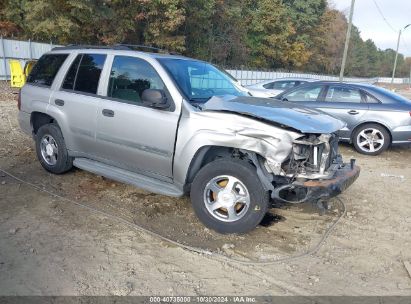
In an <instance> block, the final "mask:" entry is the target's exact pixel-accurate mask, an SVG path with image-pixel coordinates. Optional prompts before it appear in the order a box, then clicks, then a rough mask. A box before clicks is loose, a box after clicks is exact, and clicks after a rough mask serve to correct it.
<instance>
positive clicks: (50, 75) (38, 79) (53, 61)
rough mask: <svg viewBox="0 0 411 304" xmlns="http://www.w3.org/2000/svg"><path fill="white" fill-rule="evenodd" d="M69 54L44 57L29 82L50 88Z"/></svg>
mask: <svg viewBox="0 0 411 304" xmlns="http://www.w3.org/2000/svg"><path fill="white" fill-rule="evenodd" d="M67 57H68V54H49V55H44V56H42V57H41V58H40V59H39V61H37V63H36V64H35V65H34V67H33V69H32V70H31V73H30V75H29V76H28V77H27V82H28V83H32V84H38V85H43V86H47V87H50V86H51V84H52V83H53V80H54V78H55V77H56V75H57V72H58V71H59V69H60V67H61V66H62V65H63V63H64V61H65V60H66V58H67Z"/></svg>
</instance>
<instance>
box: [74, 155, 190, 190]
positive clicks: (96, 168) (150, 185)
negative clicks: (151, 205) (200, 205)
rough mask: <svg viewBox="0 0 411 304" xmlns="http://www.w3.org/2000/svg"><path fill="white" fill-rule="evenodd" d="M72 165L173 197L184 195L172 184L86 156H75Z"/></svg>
mask: <svg viewBox="0 0 411 304" xmlns="http://www.w3.org/2000/svg"><path fill="white" fill-rule="evenodd" d="M73 165H74V166H76V167H77V168H80V169H83V170H86V171H89V172H92V173H94V174H97V175H101V176H104V177H107V178H110V179H113V180H115V181H118V182H122V183H126V184H130V185H133V186H136V187H137V188H141V189H144V190H147V191H150V192H154V193H158V194H163V195H167V196H174V197H181V196H183V195H184V192H183V191H182V190H181V189H179V188H178V187H176V186H175V185H173V184H170V183H167V182H163V181H161V180H158V179H154V178H150V177H147V176H145V175H141V174H138V173H134V172H130V171H127V170H123V169H120V168H117V167H113V166H110V165H106V164H103V163H101V162H97V161H94V160H90V159H87V158H75V159H74V161H73Z"/></svg>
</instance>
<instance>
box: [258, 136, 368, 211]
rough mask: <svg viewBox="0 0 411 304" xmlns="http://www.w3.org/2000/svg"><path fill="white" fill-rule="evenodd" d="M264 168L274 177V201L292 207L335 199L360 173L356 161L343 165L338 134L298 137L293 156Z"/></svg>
mask: <svg viewBox="0 0 411 304" xmlns="http://www.w3.org/2000/svg"><path fill="white" fill-rule="evenodd" d="M264 167H265V169H266V170H267V172H269V173H271V174H272V185H273V188H274V189H273V191H272V192H271V196H272V198H273V199H274V200H276V201H280V202H285V203H293V204H296V203H303V202H313V203H315V202H318V201H320V200H325V199H328V198H331V197H334V196H336V195H338V194H340V193H341V192H342V191H344V190H345V189H346V188H348V187H349V186H350V185H351V184H352V183H353V182H354V181H355V180H356V179H357V178H358V176H359V173H360V168H359V167H358V166H356V165H355V160H351V161H350V163H349V164H347V163H344V162H343V160H342V157H341V155H340V154H338V136H337V135H335V134H321V135H318V134H310V135H305V136H303V137H299V138H297V139H295V140H294V141H293V146H292V152H291V154H290V156H289V158H288V159H287V160H286V161H284V162H283V163H282V164H281V166H278V164H272V163H270V162H269V161H265V163H264Z"/></svg>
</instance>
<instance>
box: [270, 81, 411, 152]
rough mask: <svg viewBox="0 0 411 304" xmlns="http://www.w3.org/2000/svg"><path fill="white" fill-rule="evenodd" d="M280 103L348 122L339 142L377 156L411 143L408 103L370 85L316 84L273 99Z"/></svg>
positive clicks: (306, 85)
mask: <svg viewBox="0 0 411 304" xmlns="http://www.w3.org/2000/svg"><path fill="white" fill-rule="evenodd" d="M276 98H277V99H280V100H283V101H290V102H295V103H298V104H303V105H304V106H306V107H310V108H316V109H319V110H322V111H324V112H326V113H328V114H330V115H332V116H334V117H336V118H339V119H341V120H343V121H345V122H346V123H347V126H346V127H345V128H343V129H341V130H340V131H339V135H340V137H341V140H343V141H348V142H350V143H353V144H354V147H355V149H356V150H357V151H358V152H360V153H362V154H368V155H377V154H380V153H381V152H383V151H384V150H386V149H387V148H388V147H389V146H390V144H411V101H410V100H408V99H406V98H404V97H402V96H401V95H398V94H396V93H393V92H391V91H389V90H386V89H384V88H381V87H377V86H374V85H369V84H353V83H341V82H328V81H317V82H311V83H306V84H303V85H301V86H299V87H296V88H293V89H290V90H288V91H286V92H283V93H281V94H279V95H277V96H276Z"/></svg>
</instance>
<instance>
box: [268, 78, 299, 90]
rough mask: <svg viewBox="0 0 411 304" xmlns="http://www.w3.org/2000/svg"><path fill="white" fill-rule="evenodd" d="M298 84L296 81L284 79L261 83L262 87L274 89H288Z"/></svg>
mask: <svg viewBox="0 0 411 304" xmlns="http://www.w3.org/2000/svg"><path fill="white" fill-rule="evenodd" d="M298 84H299V82H298V81H291V80H286V81H275V82H271V83H267V84H265V85H263V87H264V88H266V89H274V90H283V91H285V90H288V89H291V88H293V87H295V86H297V85H298Z"/></svg>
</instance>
